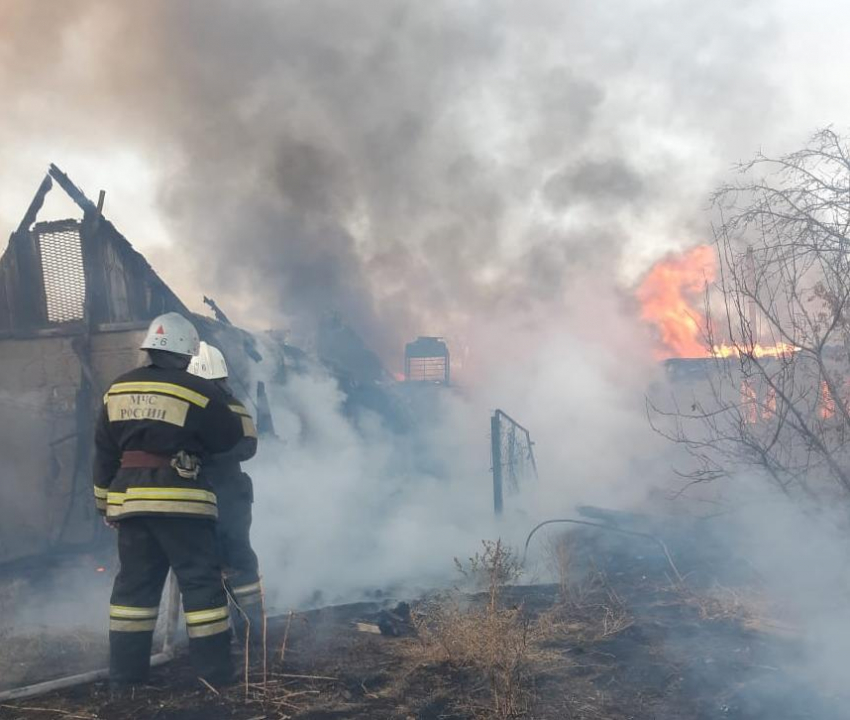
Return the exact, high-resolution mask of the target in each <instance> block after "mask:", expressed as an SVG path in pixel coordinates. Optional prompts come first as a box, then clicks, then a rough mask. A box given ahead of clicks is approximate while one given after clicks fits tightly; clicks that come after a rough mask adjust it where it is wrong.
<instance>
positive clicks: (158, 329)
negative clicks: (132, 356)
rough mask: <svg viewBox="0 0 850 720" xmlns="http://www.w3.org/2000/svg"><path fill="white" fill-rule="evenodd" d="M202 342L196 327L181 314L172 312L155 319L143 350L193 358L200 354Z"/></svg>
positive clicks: (146, 336)
mask: <svg viewBox="0 0 850 720" xmlns="http://www.w3.org/2000/svg"><path fill="white" fill-rule="evenodd" d="M200 342H201V339H200V338H199V337H198V331H197V330H195V326H194V325H192V323H190V322H189V321H188V320H187V319H186V318H184V317H183V316H182V315H180V314H179V313H175V312H170V313H166V314H165V315H160V316H159V317H156V318H154V319H153V322H151V324H150V327H149V328H148V334H147V335H145V339H144V342H143V343H142V344H141V349H142V350H164V351H165V352H170V353H174V354H175V355H188V356H190V357H191V356H192V355H197V354H198V348H199V345H200Z"/></svg>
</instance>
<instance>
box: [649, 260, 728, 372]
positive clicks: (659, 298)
mask: <svg viewBox="0 0 850 720" xmlns="http://www.w3.org/2000/svg"><path fill="white" fill-rule="evenodd" d="M716 272H717V260H716V258H715V255H714V251H713V250H712V248H711V247H710V246H708V245H700V246H699V247H695V248H693V249H692V250H688V251H687V252H685V253H682V254H681V255H675V256H670V257H667V258H665V259H664V260H661V261H660V262H658V263H656V264H655V265H653V266H652V268H651V269H650V271H649V272H648V273H647V274H646V276H645V277H644V279H643V281H642V282H641V284H640V286H639V287H638V289H637V293H636V295H637V299H638V301H639V302H640V305H641V317H642V318H643V319H644V320H645V321H647V322H648V323H651V324H652V325H654V326H655V327H656V329H657V331H658V340H659V347H658V350H657V354H658V356H659V357H661V358H668V357H705V356H706V355H708V354H709V353H708V348H707V347H706V344H705V339H704V334H705V316H704V314H703V313H702V312H700V311H699V310H698V309H697V308H698V307H699V306H700V295H701V294H702V293H703V292H704V291H705V287H706V283H709V282H711V281H713V280H714V278H715V275H716Z"/></svg>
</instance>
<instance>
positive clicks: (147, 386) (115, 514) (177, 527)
mask: <svg viewBox="0 0 850 720" xmlns="http://www.w3.org/2000/svg"><path fill="white" fill-rule="evenodd" d="M198 347H199V338H198V333H197V331H196V330H195V328H194V326H193V325H192V323H190V322H189V321H188V320H186V318H184V317H182V316H181V315H179V314H177V313H168V314H166V315H161V316H160V317H158V318H156V319H155V320H154V321H153V322H152V323H151V325H150V328H149V330H148V333H147V336H146V337H145V339H144V342H143V343H142V345H141V349H143V350H146V351H147V353H148V356H149V358H150V364H148V365H146V366H144V367H140V368H137V369H135V370H132V371H130V372H128V373H126V374H124V375H122V376H121V377H119V378H118V379H117V380H115V382H113V383H112V385H111V386H110V388H109V390H108V391H107V393H106V395H105V396H104V400H103V410H102V412H101V414H100V418H99V420H98V424H97V428H96V432H95V461H94V495H95V502H96V504H97V508H98V510H99V511H100V512H101V513H102V514H104V515H105V520H106V522H107V523H108V524H110V525H111V526H113V527H116V528H117V531H118V557H119V560H120V569H119V571H118V575H117V576H116V578H115V584H114V586H113V590H112V598H111V600H110V608H109V650H110V659H109V672H110V684H111V688H112V692H113V693H114V694H117V695H119V696H120V695H121V694H122V693H123V692H124V691H125V690H126V688H127V687H128V686H130V685H132V684H135V683H140V682H144V681H145V680H146V679H147V676H148V672H149V669H150V654H151V642H152V639H153V631H154V627H155V625H156V619H157V614H158V610H159V602H160V596H161V595H162V588H163V585H164V583H165V578H166V575H167V574H168V569H169V567H170V568H171V569H172V570H173V571H174V574H175V576H176V577H177V582H178V585H179V587H180V592H181V593H182V595H183V610H184V614H185V617H186V627H187V632H188V635H189V648H190V654H191V657H192V662H193V664H194V667H195V670H196V672H197V673H198V675H199V676H201V677H203V678H204V679H205V680H206V681H207V682H210V683H212V684H224V683H227V682H229V681H230V680H232V677H233V671H232V661H231V657H230V617H229V610H228V605H227V595H226V592H225V589H224V585H223V583H222V573H221V565H220V562H219V559H218V554H217V551H216V539H215V519H216V516H217V509H216V497H215V494H214V493H213V492H212V490H211V488H210V487H209V486H208V485H207V484H206V483H205V482H204V480H203V477H202V476H201V475H200V466H201V464H202V463H203V462H204V460H205V458H207V457H208V456H210V455H212V454H213V453H220V452H224V451H226V450H229V449H230V448H232V447H233V446H234V445H235V444H236V443H237V442H239V440H240V439H241V438H242V436H243V432H242V422H241V420H240V417H239V416H238V415H236V414H235V413H234V412H233V411H232V410H231V409H230V408H229V407H228V398H227V397H226V396H225V395H224V394H223V393H222V392H221V391H220V390H219V389H218V388H217V387H216V386H215V385H214V384H213V383H212V382H210V381H209V380H204V379H202V378H198V377H196V376H194V375H190V374H189V373H188V372H186V368H187V367H188V365H189V362H190V361H191V359H192V356H193V355H195V354H196V353H197V351H198Z"/></svg>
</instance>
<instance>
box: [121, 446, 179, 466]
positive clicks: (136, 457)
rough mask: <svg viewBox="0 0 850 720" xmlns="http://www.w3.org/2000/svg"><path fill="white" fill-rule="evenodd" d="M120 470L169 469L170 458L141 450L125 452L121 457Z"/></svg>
mask: <svg viewBox="0 0 850 720" xmlns="http://www.w3.org/2000/svg"><path fill="white" fill-rule="evenodd" d="M121 467H122V468H161V467H171V458H170V457H166V456H165V455H154V454H153V453H149V452H144V451H143V450H125V451H124V452H123V453H122V455H121Z"/></svg>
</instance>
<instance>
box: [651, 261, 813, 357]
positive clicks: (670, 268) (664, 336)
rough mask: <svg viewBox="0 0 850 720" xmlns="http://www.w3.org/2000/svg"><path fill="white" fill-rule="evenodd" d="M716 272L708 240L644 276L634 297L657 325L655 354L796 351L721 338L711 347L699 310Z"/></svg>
mask: <svg viewBox="0 0 850 720" xmlns="http://www.w3.org/2000/svg"><path fill="white" fill-rule="evenodd" d="M716 276H717V257H716V255H715V254H714V250H713V249H712V248H711V247H710V246H709V245H699V246H698V247H695V248H693V249H692V250H688V251H687V252H684V253H681V254H680V255H673V256H669V257H667V258H665V259H664V260H661V261H659V262H657V263H656V264H655V265H653V266H652V268H651V269H650V270H649V272H648V273H647V274H646V276H645V277H644V279H643V281H642V282H641V284H640V286H639V287H638V289H637V292H636V296H637V299H638V301H639V302H640V305H641V317H642V318H643V319H644V320H645V321H646V322H648V323H650V324H652V325H653V326H655V328H656V330H657V335H658V343H659V344H658V347H657V350H656V354H657V355H658V357H659V358H662V359H666V358H670V357H678V358H688V357H691V358H696V357H712V356H713V357H718V358H731V357H740V356H742V355H745V356H750V357H756V358H771V357H785V356H787V355H791V354H793V353H794V352H796V351H797V348H796V347H794V346H793V345H791V344H789V343H777V344H776V345H762V344H761V343H758V342H756V343H755V344H754V345H753V346H752V347H749V346H739V345H736V344H729V343H727V342H721V343H720V344H718V345H714V346H713V347H712V348H711V349H710V350H709V347H708V345H707V343H706V335H707V333H706V330H707V329H708V327H707V321H706V317H705V313H704V312H703V311H702V310H701V309H700V308H701V306H702V305H703V303H704V299H705V298H704V293H705V290H706V287H707V284H708V283H710V282H712V281H713V280H714V279H715V277H716Z"/></svg>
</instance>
